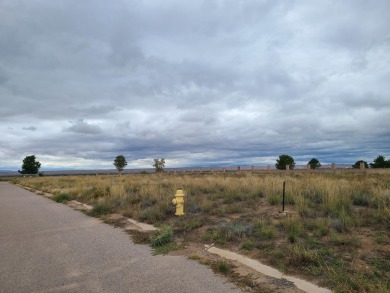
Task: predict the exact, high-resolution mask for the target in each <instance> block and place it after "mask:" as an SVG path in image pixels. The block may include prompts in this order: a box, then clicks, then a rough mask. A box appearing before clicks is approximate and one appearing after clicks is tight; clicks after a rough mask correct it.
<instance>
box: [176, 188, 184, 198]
mask: <svg viewBox="0 0 390 293" xmlns="http://www.w3.org/2000/svg"><path fill="white" fill-rule="evenodd" d="M175 196H185V194H184V192H183V190H182V189H181V188H178V189H177V191H176V194H175Z"/></svg>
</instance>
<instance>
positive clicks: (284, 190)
mask: <svg viewBox="0 0 390 293" xmlns="http://www.w3.org/2000/svg"><path fill="white" fill-rule="evenodd" d="M285 193H286V181H283V210H282V211H283V212H284V199H285Z"/></svg>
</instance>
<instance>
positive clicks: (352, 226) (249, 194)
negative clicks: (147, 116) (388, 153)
mask: <svg viewBox="0 0 390 293" xmlns="http://www.w3.org/2000/svg"><path fill="white" fill-rule="evenodd" d="M12 180H13V182H14V183H19V184H22V185H24V186H28V187H30V188H33V189H35V190H40V191H44V192H48V193H52V194H54V197H53V198H54V199H55V200H57V201H69V200H72V199H76V200H78V201H81V202H83V203H87V204H90V205H92V206H93V207H94V208H93V210H92V211H91V214H92V215H94V216H99V217H104V216H105V215H107V214H112V213H119V214H122V215H124V216H126V217H130V218H133V219H136V220H139V221H143V222H147V223H153V224H155V225H156V226H164V227H170V228H172V229H173V234H174V237H175V239H176V241H180V243H184V244H189V243H194V242H196V243H199V242H200V243H205V244H206V243H207V244H210V243H215V244H216V245H217V246H219V247H225V248H228V249H231V250H234V251H239V253H241V254H246V255H249V256H251V257H252V258H255V259H259V260H260V261H262V262H263V263H266V264H268V265H271V266H274V267H276V268H278V269H280V270H281V271H283V272H285V273H287V274H293V275H296V276H301V277H304V278H306V279H308V280H311V281H313V282H315V283H317V284H319V285H321V286H325V287H328V288H330V289H332V290H334V291H335V292H390V170H366V171H354V172H353V171H317V172H315V171H288V172H240V173H239V172H235V173H233V172H226V173H202V174H164V173H162V174H132V175H122V176H119V175H111V176H62V177H36V178H14V179H12ZM283 181H285V182H286V210H288V211H289V212H291V213H289V215H290V216H288V217H282V218H278V217H275V214H276V215H278V214H279V211H280V210H281V209H282V206H281V201H282V185H283ZM177 187H181V188H183V190H184V192H185V194H186V198H185V200H186V203H185V213H186V214H185V215H184V216H183V217H176V216H175V215H174V212H175V208H174V206H173V205H172V203H171V201H172V199H173V196H174V194H175V191H176V189H177ZM170 231H172V230H170Z"/></svg>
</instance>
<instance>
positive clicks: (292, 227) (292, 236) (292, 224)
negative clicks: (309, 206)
mask: <svg viewBox="0 0 390 293" xmlns="http://www.w3.org/2000/svg"><path fill="white" fill-rule="evenodd" d="M282 226H283V228H284V230H285V232H286V234H287V239H288V241H289V242H290V243H295V242H296V241H297V239H298V237H299V236H302V234H303V229H302V224H301V223H300V222H299V221H298V220H295V219H287V220H285V221H283V222H282Z"/></svg>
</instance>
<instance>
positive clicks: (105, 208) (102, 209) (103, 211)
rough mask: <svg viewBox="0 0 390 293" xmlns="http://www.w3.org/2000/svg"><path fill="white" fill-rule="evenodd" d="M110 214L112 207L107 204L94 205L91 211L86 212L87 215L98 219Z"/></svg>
mask: <svg viewBox="0 0 390 293" xmlns="http://www.w3.org/2000/svg"><path fill="white" fill-rule="evenodd" d="M111 212H112V206H111V204H110V203H109V202H100V203H98V204H96V205H95V206H94V207H93V209H92V210H90V211H89V212H88V214H89V215H90V216H93V217H99V216H102V215H107V214H110V213H111Z"/></svg>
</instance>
